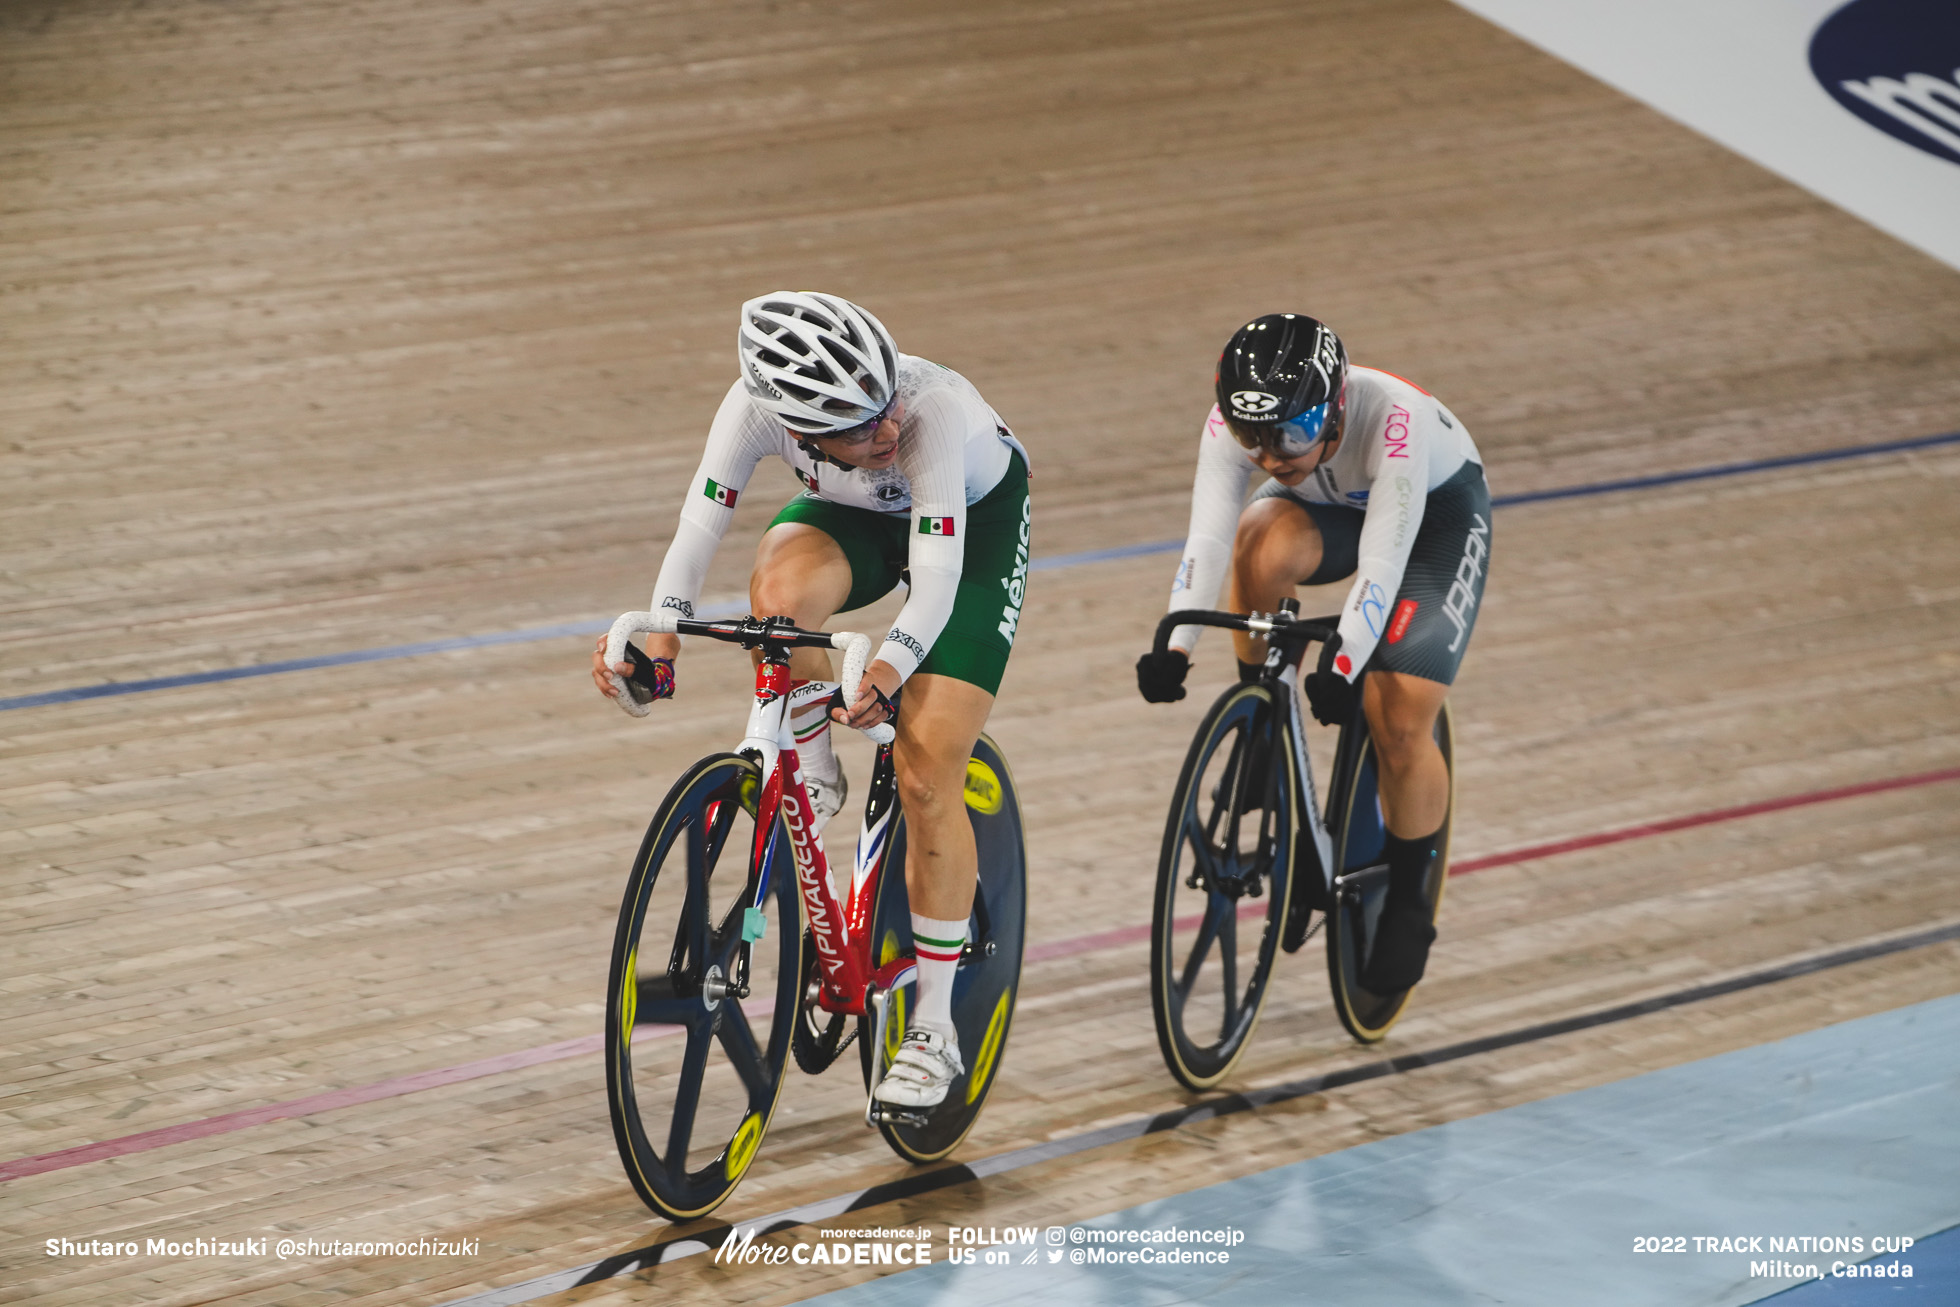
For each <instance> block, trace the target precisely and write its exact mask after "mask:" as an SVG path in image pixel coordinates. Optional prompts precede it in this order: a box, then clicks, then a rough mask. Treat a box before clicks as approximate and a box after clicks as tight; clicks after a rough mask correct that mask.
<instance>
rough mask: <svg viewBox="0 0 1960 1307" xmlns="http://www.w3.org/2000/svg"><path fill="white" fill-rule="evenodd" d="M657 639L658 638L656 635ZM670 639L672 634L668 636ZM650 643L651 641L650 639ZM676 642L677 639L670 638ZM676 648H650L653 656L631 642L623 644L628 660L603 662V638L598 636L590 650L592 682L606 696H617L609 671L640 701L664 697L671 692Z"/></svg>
mask: <svg viewBox="0 0 1960 1307" xmlns="http://www.w3.org/2000/svg"><path fill="white" fill-rule="evenodd" d="M655 638H656V639H658V637H655ZM667 640H668V641H673V637H672V636H668V637H667ZM647 643H648V644H649V645H653V644H654V641H653V640H649V641H648V642H647ZM673 643H674V644H675V645H678V643H679V642H678V641H673ZM677 652H678V649H677V648H675V649H667V650H660V649H658V648H657V647H656V648H655V649H654V650H653V656H652V657H649V656H648V655H647V654H644V653H641V652H640V651H639V650H638V649H635V648H634V647H633V646H632V645H630V644H629V645H627V646H626V654H627V658H628V659H629V661H627V662H623V663H614V664H613V665H612V666H611V667H610V668H609V667H607V665H606V637H605V636H603V635H602V636H600V637H599V643H598V645H597V646H596V647H595V648H594V649H593V650H592V681H593V683H594V684H595V685H597V686H598V687H599V693H600V694H603V695H605V696H606V697H607V698H608V699H617V698H618V697H619V691H618V690H616V689H614V688H613V681H612V677H611V676H608V675H607V672H609V671H610V672H612V673H613V674H615V675H617V676H618V677H619V678H620V679H621V680H624V681H625V682H626V683H627V690H628V693H630V694H631V695H632V696H633V698H634V699H635V700H636V701H637V702H640V703H652V702H653V701H654V700H655V699H665V698H668V697H670V696H671V695H672V694H673V693H674V657H673V656H674V654H675V653H677Z"/></svg>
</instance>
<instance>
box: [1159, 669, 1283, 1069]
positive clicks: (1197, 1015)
mask: <svg viewBox="0 0 1960 1307" xmlns="http://www.w3.org/2000/svg"><path fill="white" fill-rule="evenodd" d="M1289 737H1290V726H1289V725H1288V723H1287V722H1286V721H1285V720H1283V719H1282V718H1280V717H1279V716H1278V714H1277V712H1276V710H1275V705H1274V702H1273V696H1272V692H1271V691H1270V690H1268V689H1267V688H1266V687H1265V686H1262V685H1256V684H1253V685H1239V686H1235V687H1233V688H1232V689H1230V690H1228V691H1226V692H1225V694H1224V695H1223V696H1222V697H1221V698H1220V699H1219V700H1218V702H1217V703H1215V704H1213V705H1212V706H1211V710H1210V712H1208V713H1207V714H1206V715H1205V719H1204V722H1203V724H1202V725H1201V726H1199V728H1198V734H1197V738H1196V739H1194V740H1193V741H1192V742H1191V752H1190V753H1189V754H1188V755H1187V756H1186V757H1185V760H1184V770H1183V772H1182V773H1181V774H1180V775H1179V776H1178V781H1177V791H1176V793H1175V794H1174V795H1173V796H1172V799H1171V811H1170V820H1169V822H1168V824H1167V826H1166V828H1165V831H1164V847H1163V853H1162V855H1161V857H1160V858H1159V859H1158V863H1157V898H1156V907H1155V911H1154V914H1153V916H1152V920H1151V931H1150V1007H1151V1012H1152V1014H1153V1015H1154V1016H1155V1017H1156V1021H1157V1043H1158V1046H1159V1047H1160V1048H1161V1049H1162V1050H1163V1054H1164V1064H1165V1065H1166V1066H1168V1067H1169V1068H1170V1072H1171V1074H1172V1075H1173V1076H1176V1077H1177V1079H1178V1081H1179V1082H1180V1083H1182V1084H1183V1085H1185V1086H1186V1087H1187V1088H1190V1089H1210V1088H1211V1087H1212V1086H1214V1085H1216V1084H1217V1083H1218V1082H1219V1081H1221V1080H1223V1079H1224V1078H1225V1077H1226V1075H1227V1074H1228V1073H1230V1071H1231V1069H1232V1066H1233V1064H1234V1063H1236V1062H1237V1061H1238V1059H1239V1055H1240V1054H1241V1053H1242V1052H1244V1050H1245V1045H1246V1041H1247V1040H1248V1039H1250V1038H1251V1036H1252V1030H1253V1027H1254V1026H1255V1025H1257V1024H1258V1021H1259V1011H1260V1009H1261V1008H1262V1007H1264V1006H1265V1002H1266V984H1267V981H1268V980H1269V979H1270V978H1271V976H1272V970H1273V955H1274V952H1275V951H1276V950H1277V949H1278V947H1279V940H1280V933H1281V927H1282V924H1283V923H1284V922H1285V920H1286V903H1287V895H1288V893H1289V891H1290V890H1291V889H1292V884H1293V875H1292V869H1293V852H1294V839H1295V834H1296V828H1297V821H1296V817H1297V814H1296V812H1295V797H1294V796H1295V793H1296V789H1297V787H1296V786H1295V784H1294V781H1293V767H1294V759H1293V748H1292V741H1291V739H1290V738H1289Z"/></svg>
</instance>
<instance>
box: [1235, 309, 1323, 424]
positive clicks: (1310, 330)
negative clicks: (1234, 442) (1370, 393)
mask: <svg viewBox="0 0 1960 1307" xmlns="http://www.w3.org/2000/svg"><path fill="white" fill-rule="evenodd" d="M1347 367H1348V362H1347V350H1346V348H1345V347H1343V346H1342V344H1341V338H1340V337H1339V336H1336V335H1335V334H1334V332H1333V329H1332V328H1330V327H1329V326H1328V325H1327V324H1326V323H1324V322H1320V321H1318V320H1317V319H1314V318H1309V317H1305V316H1302V315H1301V314H1298V313H1268V314H1266V315H1265V316H1264V317H1258V318H1254V319H1253V320H1252V321H1250V322H1248V323H1246V324H1245V325H1244V326H1243V327H1240V328H1239V329H1238V331H1236V332H1235V333H1233V335H1232V339H1231V340H1229V341H1227V342H1226V344H1225V352H1224V353H1223V354H1221V355H1219V358H1218V411H1219V412H1220V413H1221V414H1223V415H1224V418H1225V425H1226V426H1227V427H1229V428H1231V431H1232V435H1233V436H1235V437H1236V438H1237V439H1238V442H1239V443H1240V444H1241V445H1244V446H1245V447H1246V448H1247V449H1258V448H1265V449H1268V450H1271V451H1272V452H1273V453H1276V454H1278V455H1280V456H1281V457H1282V458H1297V457H1298V456H1299V455H1301V454H1304V453H1306V452H1307V451H1308V450H1309V449H1311V448H1312V447H1313V446H1314V444H1315V442H1317V441H1319V440H1320V439H1321V437H1323V436H1328V435H1338V434H1339V433H1340V429H1341V423H1340V419H1341V410H1342V401H1343V400H1344V399H1345V398H1346V396H1347Z"/></svg>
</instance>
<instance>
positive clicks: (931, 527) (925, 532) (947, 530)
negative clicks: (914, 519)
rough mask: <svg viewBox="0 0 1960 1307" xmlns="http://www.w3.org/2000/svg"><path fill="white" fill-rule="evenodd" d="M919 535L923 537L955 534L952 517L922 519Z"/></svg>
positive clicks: (920, 520)
mask: <svg viewBox="0 0 1960 1307" xmlns="http://www.w3.org/2000/svg"><path fill="white" fill-rule="evenodd" d="M919 534H920V535H922V536H949V535H951V534H953V519H952V518H950V517H922V518H920V519H919Z"/></svg>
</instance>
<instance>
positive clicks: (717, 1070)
mask: <svg viewBox="0 0 1960 1307" xmlns="http://www.w3.org/2000/svg"><path fill="white" fill-rule="evenodd" d="M760 789H761V784H760V776H759V774H758V771H757V768H756V765H755V764H754V763H753V762H751V761H750V760H749V759H747V758H742V757H737V756H735V755H733V754H717V755H714V756H712V757H708V758H704V759H703V760H702V761H700V762H698V763H696V764H695V765H694V766H693V767H692V768H691V769H689V770H688V772H687V773H686V774H685V775H683V776H682V777H681V778H680V780H679V781H677V782H675V784H674V788H673V789H672V790H670V791H669V792H668V794H667V797H666V799H665V800H664V801H663V802H662V803H661V805H660V809H659V811H658V812H656V813H655V814H654V818H653V824H652V825H651V826H649V827H648V828H647V834H646V839H645V840H644V841H642V843H641V845H640V852H639V856H638V857H637V858H636V859H635V861H634V863H633V872H632V875H631V877H629V879H628V880H627V883H626V898H625V901H624V903H623V904H622V905H621V907H620V913H619V929H618V932H617V933H616V934H615V936H614V939H613V956H612V980H611V984H610V986H609V988H608V991H607V992H608V997H607V1002H606V1090H607V1101H608V1103H609V1105H610V1107H611V1110H612V1123H613V1137H614V1139H615V1140H616V1141H617V1142H618V1144H619V1156H620V1160H621V1161H623V1162H624V1163H625V1164H626V1174H627V1176H628V1177H629V1178H630V1179H631V1180H632V1182H633V1188H634V1189H636V1190H637V1191H638V1192H639V1195H640V1197H641V1198H642V1199H643V1200H645V1202H646V1204H647V1206H649V1207H651V1208H653V1210H654V1211H656V1212H659V1213H660V1214H661V1215H662V1216H664V1217H666V1218H667V1219H669V1220H672V1221H686V1220H692V1219H694V1218H695V1217H698V1216H704V1215H706V1214H707V1213H708V1212H711V1211H713V1210H714V1209H715V1208H716V1207H717V1206H719V1205H720V1204H721V1202H722V1200H723V1199H725V1198H727V1197H728V1195H729V1194H730V1193H732V1192H733V1191H734V1189H735V1186H736V1184H737V1183H738V1182H739V1181H740V1180H741V1178H742V1174H743V1172H745V1171H746V1170H747V1169H748V1166H749V1163H750V1162H751V1161H752V1160H753V1159H754V1157H755V1152H756V1146H757V1145H758V1144H760V1143H761V1141H762V1135H763V1132H764V1131H766V1130H767V1129H768V1128H769V1120H770V1118H771V1117H772V1116H773V1115H774V1114H775V1111H776V1100H777V1097H778V1096H779V1095H780V1094H781V1092H782V1086H783V1076H784V1070H785V1064H786V1062H787V1059H788V1057H789V1048H790V1037H791V1033H792V1031H793V1029H794V1026H795V1022H796V1007H797V986H798V981H799V977H800V976H801V974H802V955H803V930H802V920H801V914H800V912H799V909H798V900H797V889H796V876H795V871H794V869H793V867H792V865H791V859H790V857H789V853H788V840H787V838H786V836H783V837H780V838H778V839H777V840H775V841H774V844H773V848H774V853H773V854H772V855H771V857H772V862H771V865H770V867H769V875H768V885H767V887H766V888H765V889H764V891H763V893H762V896H761V902H760V903H758V902H757V895H756V888H757V885H756V878H755V877H754V876H753V875H752V874H751V868H750V860H751V856H752V851H753V850H754V848H755V834H756V831H755V826H756V815H755V810H756V802H757V797H758V794H759V792H760ZM781 834H782V833H781V831H780V828H779V836H780V835H781ZM751 908H760V910H761V915H760V917H757V916H756V915H755V914H753V913H751V912H750V911H749V909H751ZM758 928H759V932H758ZM744 990H746V994H744V992H743V991H744Z"/></svg>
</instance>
